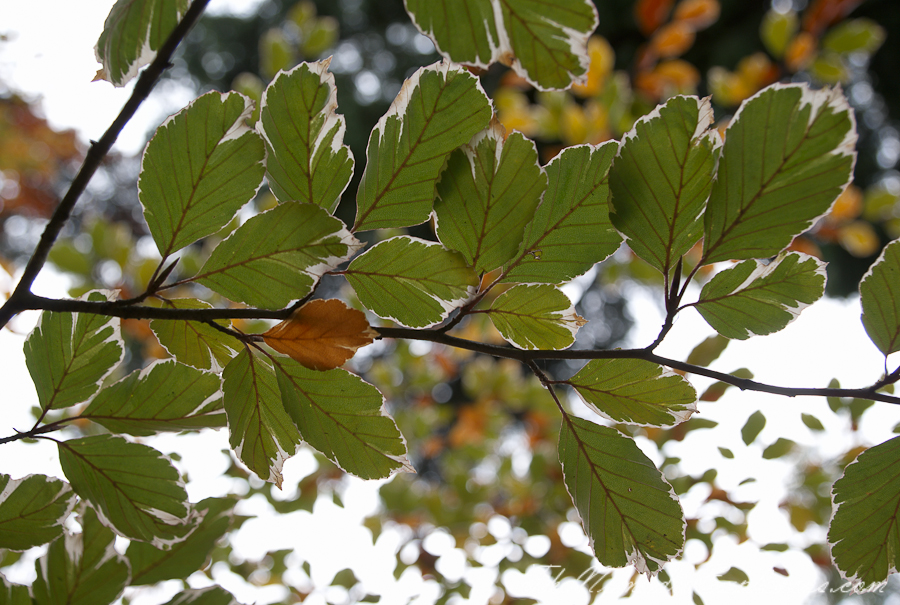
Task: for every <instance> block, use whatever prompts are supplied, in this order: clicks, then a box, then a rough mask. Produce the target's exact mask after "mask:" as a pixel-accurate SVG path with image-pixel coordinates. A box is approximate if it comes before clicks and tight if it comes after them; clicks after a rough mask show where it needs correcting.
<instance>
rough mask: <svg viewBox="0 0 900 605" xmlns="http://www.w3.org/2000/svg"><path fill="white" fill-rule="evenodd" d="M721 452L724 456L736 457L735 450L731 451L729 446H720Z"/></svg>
mask: <svg viewBox="0 0 900 605" xmlns="http://www.w3.org/2000/svg"><path fill="white" fill-rule="evenodd" d="M719 453H720V454H722V457H723V458H727V459H728V460H732V459H734V452H732V451H731V450H730V449H728V448H727V447H720V448H719Z"/></svg>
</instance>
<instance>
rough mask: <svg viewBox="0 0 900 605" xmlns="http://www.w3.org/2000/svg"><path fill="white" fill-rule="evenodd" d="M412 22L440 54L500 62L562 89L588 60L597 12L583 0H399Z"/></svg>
mask: <svg viewBox="0 0 900 605" xmlns="http://www.w3.org/2000/svg"><path fill="white" fill-rule="evenodd" d="M405 4H406V10H407V12H409V14H410V17H411V18H412V20H413V23H415V24H416V27H418V28H419V31H421V32H422V33H423V34H425V35H426V36H428V37H429V38H431V39H432V41H433V42H434V45H435V47H436V48H437V50H438V52H440V53H441V55H443V56H444V57H446V58H448V59H450V60H452V61H454V62H456V63H464V64H466V65H475V66H477V67H482V68H486V67H488V66H489V65H491V64H492V63H497V62H500V63H503V64H504V65H509V66H511V67H512V68H513V69H515V70H516V73H518V74H519V75H520V76H522V77H524V78H527V79H528V81H529V82H531V83H532V84H534V85H535V86H537V87H538V88H540V89H542V90H546V89H550V88H558V89H562V88H568V87H569V86H570V85H571V84H572V81H573V80H575V79H576V78H578V77H579V76H581V75H583V74H585V73H586V72H587V69H588V64H589V63H590V61H589V57H588V53H587V39H588V36H590V34H591V32H593V31H594V28H596V27H597V11H596V9H595V8H594V5H593V3H591V2H587V1H586V0H557V1H556V2H552V3H547V2H539V1H538V0H519V1H517V2H499V1H497V0H405Z"/></svg>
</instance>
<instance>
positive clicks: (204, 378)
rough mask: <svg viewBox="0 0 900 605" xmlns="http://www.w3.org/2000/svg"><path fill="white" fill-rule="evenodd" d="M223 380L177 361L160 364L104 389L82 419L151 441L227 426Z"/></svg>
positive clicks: (157, 362)
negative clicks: (176, 433)
mask: <svg viewBox="0 0 900 605" xmlns="http://www.w3.org/2000/svg"><path fill="white" fill-rule="evenodd" d="M220 387H221V380H220V379H219V377H218V376H217V375H216V374H211V373H209V372H202V371H200V370H197V369H195V368H192V367H190V366H186V365H183V364H180V363H176V362H175V361H174V360H167V361H156V362H154V363H152V364H151V365H149V366H147V367H146V368H144V369H143V370H141V371H140V372H132V373H131V374H129V375H128V376H126V377H125V378H123V379H122V380H120V381H119V382H117V383H115V384H113V385H111V386H109V387H107V388H105V389H103V390H102V391H100V392H99V393H98V394H97V396H96V397H94V399H93V401H91V404H90V405H89V406H88V407H87V409H86V410H84V411H83V412H82V413H81V417H82V418H89V419H90V420H93V421H94V422H97V423H99V424H102V425H103V426H104V427H106V428H107V429H108V430H109V431H110V432H113V433H126V434H128V435H140V436H149V435H153V434H155V433H157V432H160V431H186V430H192V429H193V430H196V429H202V428H218V427H222V426H225V414H224V413H223V412H222V394H221V391H220Z"/></svg>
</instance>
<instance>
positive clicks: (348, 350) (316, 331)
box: [263, 299, 378, 370]
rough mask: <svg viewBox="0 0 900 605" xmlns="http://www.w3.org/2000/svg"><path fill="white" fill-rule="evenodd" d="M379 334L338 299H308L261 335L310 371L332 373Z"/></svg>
mask: <svg viewBox="0 0 900 605" xmlns="http://www.w3.org/2000/svg"><path fill="white" fill-rule="evenodd" d="M377 336H378V333H377V332H375V330H373V329H372V328H370V327H369V322H368V321H366V316H365V314H364V313H362V312H361V311H357V310H356V309H351V308H349V307H348V306H347V305H345V304H344V303H343V302H341V301H339V300H337V299H329V300H321V299H319V300H311V301H309V302H308V303H306V304H305V305H303V306H302V307H300V308H299V309H297V310H296V311H294V314H293V315H291V317H290V318H289V319H286V320H284V321H283V322H281V323H280V324H278V325H276V326H274V327H273V328H272V329H271V330H269V331H268V332H266V333H265V334H263V340H265V342H266V344H267V345H269V346H270V347H272V348H273V349H275V350H276V351H278V352H279V353H284V354H285V355H289V356H291V357H292V358H293V359H295V360H296V361H298V362H300V364H301V365H303V366H304V367H307V368H309V369H311V370H332V369H334V368H336V367H338V366H341V365H343V364H344V362H345V361H347V360H348V359H350V358H351V357H353V355H354V354H355V353H356V350H357V349H358V348H360V347H364V346H365V345H367V344H370V343H371V342H372V341H373V340H374V339H375V338H376V337H377Z"/></svg>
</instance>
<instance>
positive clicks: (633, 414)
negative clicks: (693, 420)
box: [566, 359, 697, 426]
mask: <svg viewBox="0 0 900 605" xmlns="http://www.w3.org/2000/svg"><path fill="white" fill-rule="evenodd" d="M566 382H568V383H569V384H570V385H571V386H572V387H573V388H574V389H575V391H576V392H577V393H578V395H579V396H581V399H582V401H584V403H585V405H587V406H588V407H589V408H590V409H591V410H593V411H594V412H596V413H597V414H600V415H601V416H604V417H606V418H609V419H610V420H614V421H616V422H625V423H629V424H640V425H644V426H673V425H676V424H679V423H681V422H684V421H685V420H687V419H688V418H690V417H691V414H693V413H694V412H696V411H697V405H696V401H697V392H696V391H695V390H694V387H692V386H691V384H690V383H689V382H688V381H687V380H685V379H684V378H683V377H682V376H679V375H678V374H675V373H673V372H671V371H668V370H666V369H664V368H663V367H662V366H659V365H656V364H655V363H649V362H646V361H642V360H640V359H593V360H591V361H589V362H588V363H587V365H585V366H584V367H583V368H582V369H581V370H580V371H579V372H578V373H577V374H575V376H573V377H572V378H570V379H569V380H567V381H566Z"/></svg>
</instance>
